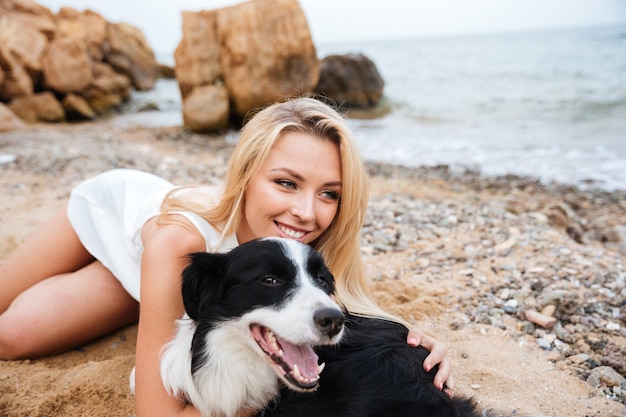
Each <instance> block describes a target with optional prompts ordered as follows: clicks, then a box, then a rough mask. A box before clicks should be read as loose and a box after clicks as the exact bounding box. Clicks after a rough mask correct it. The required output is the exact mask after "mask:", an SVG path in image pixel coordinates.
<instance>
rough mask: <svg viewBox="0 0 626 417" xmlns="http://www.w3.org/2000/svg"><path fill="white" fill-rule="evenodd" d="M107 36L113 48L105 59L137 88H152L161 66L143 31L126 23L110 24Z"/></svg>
mask: <svg viewBox="0 0 626 417" xmlns="http://www.w3.org/2000/svg"><path fill="white" fill-rule="evenodd" d="M107 38H108V41H109V45H110V48H111V50H110V51H109V53H108V54H107V55H106V56H105V61H106V62H107V63H109V64H110V65H111V66H112V67H113V68H114V69H115V70H116V71H117V72H119V73H121V74H124V75H126V76H127V77H128V78H130V80H131V82H132V85H133V87H135V88H136V89H137V90H149V89H150V88H152V87H153V86H154V83H156V80H157V79H158V78H159V67H158V64H157V62H156V58H155V57H154V52H153V51H152V49H150V46H149V45H148V42H147V41H146V38H145V37H144V36H143V33H141V31H140V30H139V29H137V28H136V27H134V26H131V25H129V24H126V23H117V24H109V25H108V26H107Z"/></svg>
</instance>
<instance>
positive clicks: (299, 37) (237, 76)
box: [174, 0, 319, 130]
mask: <svg viewBox="0 0 626 417" xmlns="http://www.w3.org/2000/svg"><path fill="white" fill-rule="evenodd" d="M174 58H175V61H176V78H177V81H178V84H179V88H180V91H181V95H182V97H183V113H184V111H185V110H184V107H185V101H186V100H187V98H188V96H189V95H191V94H194V96H195V99H197V94H199V93H197V92H196V91H195V89H196V88H198V87H202V86H209V85H215V86H221V85H223V86H224V87H225V88H226V90H227V91H228V97H227V98H226V100H227V101H229V103H226V105H228V104H230V114H231V118H234V119H241V118H243V117H244V116H245V115H246V114H247V113H248V112H249V111H250V110H253V109H256V108H259V107H262V106H265V105H267V104H269V103H272V102H274V101H276V100H278V99H280V98H282V97H285V96H288V95H297V94H302V93H308V92H312V91H313V89H314V88H315V86H316V85H317V82H318V79H319V60H318V58H317V52H316V49H315V46H314V44H313V40H312V38H311V34H310V31H309V27H308V25H307V22H306V18H305V15H304V12H303V11H302V8H301V7H300V4H299V3H298V1H297V0H257V1H249V2H244V3H241V4H237V5H234V6H230V7H225V8H221V9H216V10H211V11H201V12H195V13H194V12H186V13H184V14H183V38H182V40H181V42H180V44H179V45H178V47H177V49H176V53H175V55H174ZM203 91H204V92H205V93H206V92H208V91H211V90H203ZM205 111H212V109H207V110H205ZM216 119H219V120H221V118H219V117H218V118H216ZM202 130H210V126H205V127H203V128H202Z"/></svg>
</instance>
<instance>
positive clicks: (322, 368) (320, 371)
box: [317, 362, 326, 373]
mask: <svg viewBox="0 0 626 417" xmlns="http://www.w3.org/2000/svg"><path fill="white" fill-rule="evenodd" d="M324 368H326V362H322V363H320V364H319V366H318V367H317V369H318V371H317V372H319V373H322V371H323V370H324Z"/></svg>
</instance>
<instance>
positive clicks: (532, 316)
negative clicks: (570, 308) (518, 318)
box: [524, 310, 557, 329]
mask: <svg viewBox="0 0 626 417" xmlns="http://www.w3.org/2000/svg"><path fill="white" fill-rule="evenodd" d="M524 315H525V316H526V320H528V321H530V322H531V323H535V324H537V325H539V326H541V327H543V328H544V329H550V328H551V327H553V326H554V325H555V324H556V321H557V320H556V318H554V317H550V316H546V315H544V314H541V313H538V312H536V311H534V310H526V311H525V312H524Z"/></svg>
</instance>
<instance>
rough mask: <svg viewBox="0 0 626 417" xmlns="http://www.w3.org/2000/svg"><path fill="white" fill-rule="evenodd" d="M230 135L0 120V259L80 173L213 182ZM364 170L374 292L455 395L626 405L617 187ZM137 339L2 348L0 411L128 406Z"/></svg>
mask: <svg viewBox="0 0 626 417" xmlns="http://www.w3.org/2000/svg"><path fill="white" fill-rule="evenodd" d="M232 146H233V144H232V143H231V142H230V141H228V140H226V139H225V138H224V137H221V136H208V135H197V134H192V133H189V132H187V131H185V130H183V129H182V128H179V127H170V128H163V127H150V128H146V127H140V126H133V125H132V124H128V123H127V124H120V123H116V122H115V119H113V120H108V121H107V120H101V121H97V122H90V123H82V124H72V125H64V124H63V125H33V126H30V127H28V128H26V129H25V130H23V131H20V132H13V133H4V134H0V155H13V156H14V157H15V158H14V160H13V161H11V158H4V159H6V160H8V161H7V162H4V163H1V164H0V193H1V195H2V198H1V199H0V224H1V232H0V262H2V261H3V260H4V259H6V258H7V257H8V256H9V254H10V253H11V252H12V251H13V250H14V249H15V248H16V247H17V246H18V245H19V243H20V242H22V241H23V240H24V239H26V237H27V236H28V235H29V234H30V233H31V232H32V231H33V230H34V229H35V228H36V227H37V226H38V225H39V224H41V223H42V222H43V221H44V220H45V219H46V218H47V217H48V216H49V215H50V213H51V212H53V211H54V209H56V208H57V207H59V206H61V205H62V204H63V202H64V201H65V199H66V198H67V196H68V194H69V191H70V189H71V188H72V187H73V186H74V185H76V184H78V183H79V182H80V181H81V180H83V179H85V178H88V177H90V176H92V175H95V174H97V173H99V172H102V171H105V170H108V169H112V168H117V167H129V168H137V169H143V170H147V171H150V172H153V173H155V174H157V175H161V176H163V177H165V178H167V179H168V180H170V181H172V182H174V183H177V184H181V185H185V184H197V183H203V184H211V183H218V182H219V181H220V178H221V177H222V175H223V173H224V171H225V165H226V161H227V159H228V156H229V154H230V150H231V149H232ZM369 168H370V173H371V198H370V200H371V202H370V213H369V216H368V221H367V224H366V226H365V228H364V230H363V243H364V246H363V257H364V259H365V262H366V267H367V272H368V276H369V277H370V280H371V286H372V291H373V294H374V296H375V297H376V299H377V301H378V302H379V303H380V304H381V305H382V306H383V307H384V308H385V309H386V310H388V311H390V312H392V313H395V314H398V315H400V316H402V317H404V318H405V319H407V320H409V321H410V322H412V323H414V324H415V325H416V326H417V327H419V328H421V329H423V330H424V331H425V332H427V333H429V334H431V335H433V336H435V337H436V338H438V339H439V340H441V341H444V342H446V343H447V344H448V346H449V354H450V357H451V359H452V361H453V365H454V377H455V380H456V393H457V394H459V395H469V396H473V397H474V398H475V399H476V400H477V402H478V404H479V407H480V409H481V410H491V411H493V412H494V413H495V414H496V415H503V416H504V415H506V416H537V417H539V416H555V417H556V416H559V417H561V416H581V417H582V416H590V417H591V416H598V417H600V416H602V417H608V416H616V417H624V416H626V406H625V403H626V384H623V383H622V382H623V379H624V375H626V363H625V361H624V356H625V355H626V347H625V346H626V328H625V326H626V323H625V321H626V313H625V310H624V309H625V307H624V306H625V299H626V289H625V284H624V277H625V276H626V243H625V242H624V241H623V238H624V237H623V236H622V235H620V233H621V231H622V229H621V228H620V227H623V225H626V194H624V193H618V192H614V193H602V192H592V191H581V190H577V189H574V188H571V187H561V186H558V185H549V186H542V185H541V184H538V183H537V182H536V181H533V180H532V179H525V178H516V177H506V178H482V177H480V176H479V175H478V174H476V173H467V174H465V175H453V174H451V173H450V172H449V171H448V170H446V169H445V167H439V168H431V169H421V168H417V169H405V168H398V167H391V166H386V165H375V164H370V165H369ZM549 306H552V307H549ZM528 311H534V312H542V311H543V312H544V313H545V315H547V316H548V317H552V318H554V319H556V325H553V327H549V328H544V327H542V326H541V325H539V324H533V323H531V322H530V321H529V320H527V319H528V316H527V312H528ZM135 341H136V326H130V327H128V328H126V329H122V330H120V331H118V332H116V333H114V334H112V335H110V336H108V337H105V338H103V339H101V340H98V341H96V342H94V343H91V344H89V345H86V346H83V347H81V348H80V349H76V350H73V351H71V352H68V353H65V354H62V355H58V356H54V357H50V358H43V359H34V360H26V361H0V416H11V417H17V416H92V417H98V416H108V417H112V416H132V415H134V402H133V398H132V397H131V395H130V393H129V390H128V375H129V373H130V371H131V369H132V367H133V364H134V355H135V351H134V350H135ZM611 370H612V372H611ZM619 378H621V380H620V379H619ZM620 385H621V386H620Z"/></svg>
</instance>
